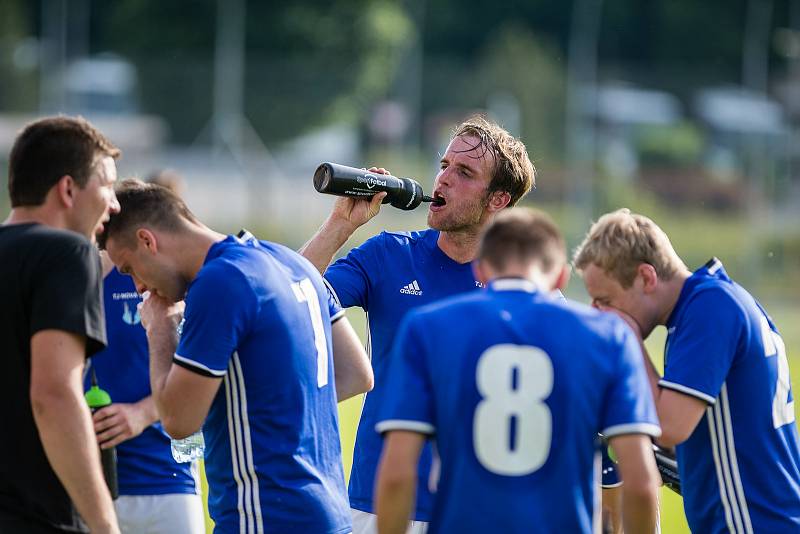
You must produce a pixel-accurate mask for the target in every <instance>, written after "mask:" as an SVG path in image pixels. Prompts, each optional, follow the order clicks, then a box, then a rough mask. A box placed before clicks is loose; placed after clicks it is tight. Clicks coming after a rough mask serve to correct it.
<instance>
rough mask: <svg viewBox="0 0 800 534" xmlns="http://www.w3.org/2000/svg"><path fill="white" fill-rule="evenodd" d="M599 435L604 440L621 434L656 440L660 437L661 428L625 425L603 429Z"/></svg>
mask: <svg viewBox="0 0 800 534" xmlns="http://www.w3.org/2000/svg"><path fill="white" fill-rule="evenodd" d="M601 434H603V436H605V437H606V438H613V437H614V436H620V435H622V434H647V435H648V436H652V437H654V438H657V437H658V436H660V435H661V427H660V426H658V425H654V424H652V423H626V424H622V425H614V426H610V427H608V428H605V429H604V430H603V431H602V432H601Z"/></svg>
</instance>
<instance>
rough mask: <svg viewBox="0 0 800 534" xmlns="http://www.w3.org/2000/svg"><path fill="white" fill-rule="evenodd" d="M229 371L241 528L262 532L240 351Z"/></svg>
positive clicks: (229, 408)
mask: <svg viewBox="0 0 800 534" xmlns="http://www.w3.org/2000/svg"><path fill="white" fill-rule="evenodd" d="M228 371H229V372H228V376H227V377H226V378H225V401H226V402H225V403H226V405H227V406H226V408H227V412H228V438H229V439H230V445H231V461H232V466H233V478H234V480H235V481H236V486H237V496H238V502H237V509H238V512H239V529H240V530H239V531H240V532H244V533H256V534H263V532H264V520H263V517H262V516H261V496H260V493H259V487H258V477H257V476H256V472H255V461H254V460H253V446H252V443H251V439H250V421H249V417H248V415H247V390H246V389H245V384H244V374H243V373H242V366H241V362H240V360H239V353H238V352H234V353H233V356H232V357H231V361H230V364H229V366H228Z"/></svg>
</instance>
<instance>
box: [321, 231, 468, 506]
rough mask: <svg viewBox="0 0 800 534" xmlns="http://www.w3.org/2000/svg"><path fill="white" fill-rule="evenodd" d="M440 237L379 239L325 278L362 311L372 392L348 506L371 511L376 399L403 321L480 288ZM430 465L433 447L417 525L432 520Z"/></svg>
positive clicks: (377, 448) (423, 465)
mask: <svg viewBox="0 0 800 534" xmlns="http://www.w3.org/2000/svg"><path fill="white" fill-rule="evenodd" d="M438 238H439V232H438V231H436V230H425V231H421V232H403V233H393V232H383V233H381V234H379V235H377V236H375V237H373V238H371V239H369V240H367V241H366V242H364V243H363V244H362V245H361V246H359V247H357V248H354V249H353V250H351V251H350V252H349V253H348V254H347V256H345V257H344V258H342V259H340V260H337V261H336V262H334V263H333V264H332V265H331V266H330V267H329V268H328V270H327V271H326V272H325V278H326V279H327V280H328V282H329V283H330V285H331V286H332V287H333V289H334V291H335V292H336V295H337V297H338V299H339V301H340V303H341V305H342V306H343V307H345V308H348V307H350V306H359V307H361V308H363V309H364V311H366V312H367V327H368V329H369V330H368V347H367V350H368V352H369V355H370V358H371V360H372V367H373V369H374V373H375V387H374V389H373V390H372V391H371V392H370V393H369V394H368V395H367V396H366V399H365V401H364V407H363V410H362V413H361V419H360V421H359V424H358V433H357V435H356V445H355V451H354V454H353V470H352V472H351V474H350V487H349V494H350V506H352V507H353V508H355V509H357V510H362V511H364V512H372V510H373V506H372V492H373V488H374V486H375V470H376V469H377V467H378V460H379V458H380V454H381V447H382V445H383V442H382V440H381V437H380V435H378V433H377V432H375V422H376V416H377V407H378V402H377V400H378V399H379V398H380V397H381V395H382V391H383V389H384V379H385V377H384V372H385V371H384V369H385V363H386V357H387V355H388V354H389V351H390V350H391V346H392V342H393V341H394V338H395V334H396V332H397V327H398V326H399V324H400V320H401V319H402V318H403V317H404V316H405V314H406V313H407V312H408V311H409V310H411V309H413V308H417V307H419V306H422V305H424V304H428V303H431V302H434V301H437V300H440V299H442V298H444V297H449V296H452V295H455V294H460V293H464V292H467V291H472V290H474V289H476V288H478V287H480V284H479V283H478V282H477V281H476V280H475V276H474V275H473V273H472V268H471V266H470V264H469V263H458V262H456V261H454V260H452V259H451V258H450V257H448V256H447V255H446V254H445V253H444V252H442V250H441V249H440V248H439V246H438V245H437V243H436V242H437V240H438ZM449 328H454V325H450V327H449ZM455 328H458V327H457V326H455ZM431 458H432V457H431V450H430V447H426V448H425V450H424V451H423V455H422V459H421V461H420V469H419V479H420V481H421V483H420V485H419V491H418V492H417V504H416V507H415V510H416V512H415V517H414V518H415V519H417V520H419V521H429V520H430V514H431V509H432V504H433V497H432V495H431V493H430V491H429V490H428V486H427V482H426V481H427V480H428V474H429V472H430V467H431Z"/></svg>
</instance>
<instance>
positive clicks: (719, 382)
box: [660, 259, 800, 533]
mask: <svg viewBox="0 0 800 534" xmlns="http://www.w3.org/2000/svg"><path fill="white" fill-rule="evenodd" d="M667 334H668V335H667V341H666V349H665V367H664V378H663V379H662V380H661V382H660V386H661V387H662V388H668V389H673V390H676V391H679V392H681V393H684V394H686V395H691V396H693V397H697V398H698V399H700V400H702V401H704V402H706V403H708V407H707V408H706V413H705V415H704V416H703V418H702V419H701V420H700V422H699V423H698V425H697V427H696V428H695V430H694V432H693V433H692V435H691V436H690V437H689V439H687V440H686V441H685V442H684V443H682V444H680V445H678V447H677V451H676V452H677V458H678V466H679V470H680V475H681V487H682V489H683V502H684V508H685V510H686V518H687V520H688V523H689V527H690V528H691V529H692V532H704V533H706V532H708V533H717V532H734V533H740V532H742V533H750V532H781V533H782V532H800V448H799V447H798V436H797V427H796V425H795V416H794V398H793V396H792V391H791V385H790V382H789V364H788V362H787V359H786V348H785V346H784V343H783V340H782V339H781V336H780V334H779V333H778V330H777V328H775V325H774V324H773V323H772V321H771V320H770V318H769V316H768V315H767V314H766V312H765V311H764V309H763V308H762V307H761V306H760V305H759V304H758V302H756V300H755V299H754V298H753V297H752V296H751V295H750V294H749V293H748V292H747V291H745V290H744V289H743V288H742V287H741V286H739V285H738V284H736V283H735V282H734V281H733V280H731V279H730V278H729V277H728V275H727V274H726V273H725V270H724V269H723V267H722V263H720V261H719V260H717V259H713V260H711V261H710V262H708V263H707V264H706V265H705V266H703V267H702V268H700V269H698V270H697V271H696V272H695V273H694V274H693V275H692V276H691V277H690V278H688V279H687V280H686V282H685V284H684V286H683V289H682V291H681V294H680V297H679V299H678V302H677V304H676V305H675V308H674V310H673V311H672V314H671V315H670V318H669V320H668V321H667Z"/></svg>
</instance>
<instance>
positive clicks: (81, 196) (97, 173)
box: [70, 156, 119, 239]
mask: <svg viewBox="0 0 800 534" xmlns="http://www.w3.org/2000/svg"><path fill="white" fill-rule="evenodd" d="M116 181H117V166H116V164H115V163H114V159H113V158H111V157H110V156H105V157H103V158H100V159H98V160H97V161H96V162H95V164H94V165H93V166H92V171H91V173H90V175H89V179H88V180H87V181H86V185H85V186H84V187H83V188H80V187H76V188H75V189H74V190H73V195H74V197H73V198H74V205H73V210H72V215H73V216H72V218H71V225H70V226H71V227H72V228H71V229H72V230H75V231H76V232H80V233H81V234H83V235H85V236H86V237H88V238H90V239H94V237H95V235H96V234H98V233H100V232H102V231H103V223H105V222H107V221H108V218H109V214H111V213H117V212H119V202H117V196H116V195H115V194H114V183H115V182H116Z"/></svg>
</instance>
